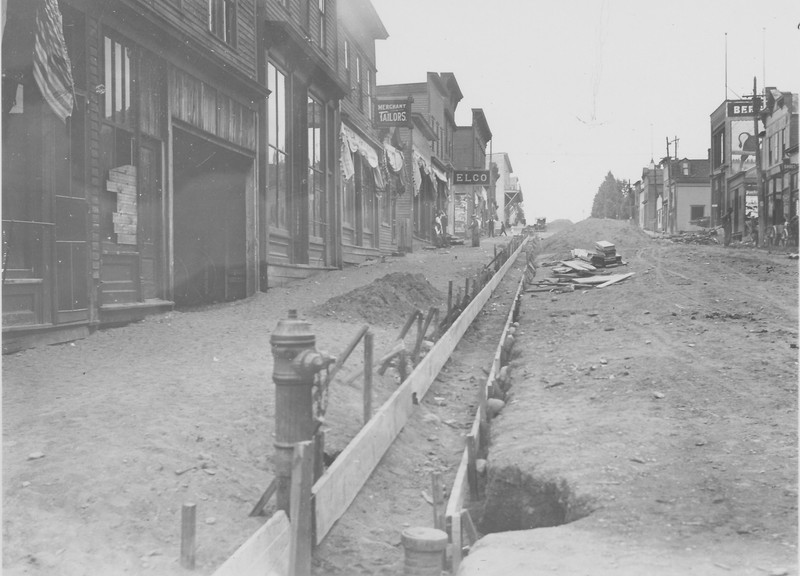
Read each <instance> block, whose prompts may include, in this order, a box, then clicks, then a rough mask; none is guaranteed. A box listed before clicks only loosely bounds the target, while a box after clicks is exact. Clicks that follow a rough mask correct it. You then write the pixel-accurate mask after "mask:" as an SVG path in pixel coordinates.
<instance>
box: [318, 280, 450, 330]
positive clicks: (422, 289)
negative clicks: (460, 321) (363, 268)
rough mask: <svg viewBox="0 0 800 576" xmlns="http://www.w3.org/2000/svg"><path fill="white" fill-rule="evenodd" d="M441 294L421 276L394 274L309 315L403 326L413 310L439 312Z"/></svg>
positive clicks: (349, 293) (321, 306) (329, 303)
mask: <svg viewBox="0 0 800 576" xmlns="http://www.w3.org/2000/svg"><path fill="white" fill-rule="evenodd" d="M443 302H444V297H443V295H442V293H441V292H440V291H439V290H437V289H436V288H434V287H433V285H431V283H430V282H428V280H427V279H426V278H425V276H423V275H422V274H409V273H403V272H393V273H391V274H387V275H386V276H383V277H382V278H378V279H377V280H374V281H373V282H372V283H370V284H367V285H366V286H361V287H360V288H356V289H355V290H351V291H350V292H346V293H345V294H341V295H340V296H335V297H333V298H331V299H330V300H328V301H326V302H324V303H323V304H320V305H319V306H316V307H315V308H313V309H312V310H311V313H312V314H314V315H317V316H326V317H333V318H342V319H345V320H348V321H352V320H354V319H359V318H360V319H362V320H364V321H365V322H367V323H369V324H392V323H402V322H404V321H405V320H406V319H407V318H408V316H409V314H411V312H412V311H413V310H414V309H415V308H419V309H420V310H423V311H426V310H427V309H428V308H429V307H431V306H439V307H440V308H441V305H442V303H443Z"/></svg>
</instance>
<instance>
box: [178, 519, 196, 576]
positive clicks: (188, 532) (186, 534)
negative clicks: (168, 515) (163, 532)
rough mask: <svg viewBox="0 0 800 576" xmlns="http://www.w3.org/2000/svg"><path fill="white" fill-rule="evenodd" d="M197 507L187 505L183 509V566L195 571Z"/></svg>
mask: <svg viewBox="0 0 800 576" xmlns="http://www.w3.org/2000/svg"><path fill="white" fill-rule="evenodd" d="M196 527H197V505H196V504H190V503H186V504H184V505H183V507H182V508H181V566H183V567H184V568H187V569H189V570H194V560H195V549H196V543H195V534H196Z"/></svg>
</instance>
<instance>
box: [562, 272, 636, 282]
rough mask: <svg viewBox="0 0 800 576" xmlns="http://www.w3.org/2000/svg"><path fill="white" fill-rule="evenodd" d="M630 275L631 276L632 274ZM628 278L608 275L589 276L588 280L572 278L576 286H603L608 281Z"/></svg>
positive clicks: (624, 275)
mask: <svg viewBox="0 0 800 576" xmlns="http://www.w3.org/2000/svg"><path fill="white" fill-rule="evenodd" d="M630 274H633V273H632V272H631V273H630ZM627 277H628V274H609V275H608V276H590V277H588V278H572V281H573V282H575V283H577V284H605V283H606V282H608V281H610V280H614V281H615V282H616V281H619V280H624V279H625V278H627Z"/></svg>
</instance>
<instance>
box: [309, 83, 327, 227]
mask: <svg viewBox="0 0 800 576" xmlns="http://www.w3.org/2000/svg"><path fill="white" fill-rule="evenodd" d="M324 115H325V108H324V107H323V106H322V104H321V103H320V102H318V101H317V100H315V99H314V98H312V97H310V96H309V98H308V232H309V234H311V235H312V236H323V234H324V232H325V224H326V220H325V169H324V160H323V156H322V155H323V149H324V148H323V142H324V141H325V140H324V138H325V130H324V127H325V117H324Z"/></svg>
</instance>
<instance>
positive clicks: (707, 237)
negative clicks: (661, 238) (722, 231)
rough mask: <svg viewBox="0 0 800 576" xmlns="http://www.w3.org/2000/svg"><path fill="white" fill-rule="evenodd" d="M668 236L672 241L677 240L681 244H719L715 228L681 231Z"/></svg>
mask: <svg viewBox="0 0 800 576" xmlns="http://www.w3.org/2000/svg"><path fill="white" fill-rule="evenodd" d="M668 238H669V240H670V241H672V242H679V243H681V244H719V240H718V239H717V229H716V228H711V229H710V230H699V231H697V232H682V233H680V234H672V235H670V236H669V237H668Z"/></svg>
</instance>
